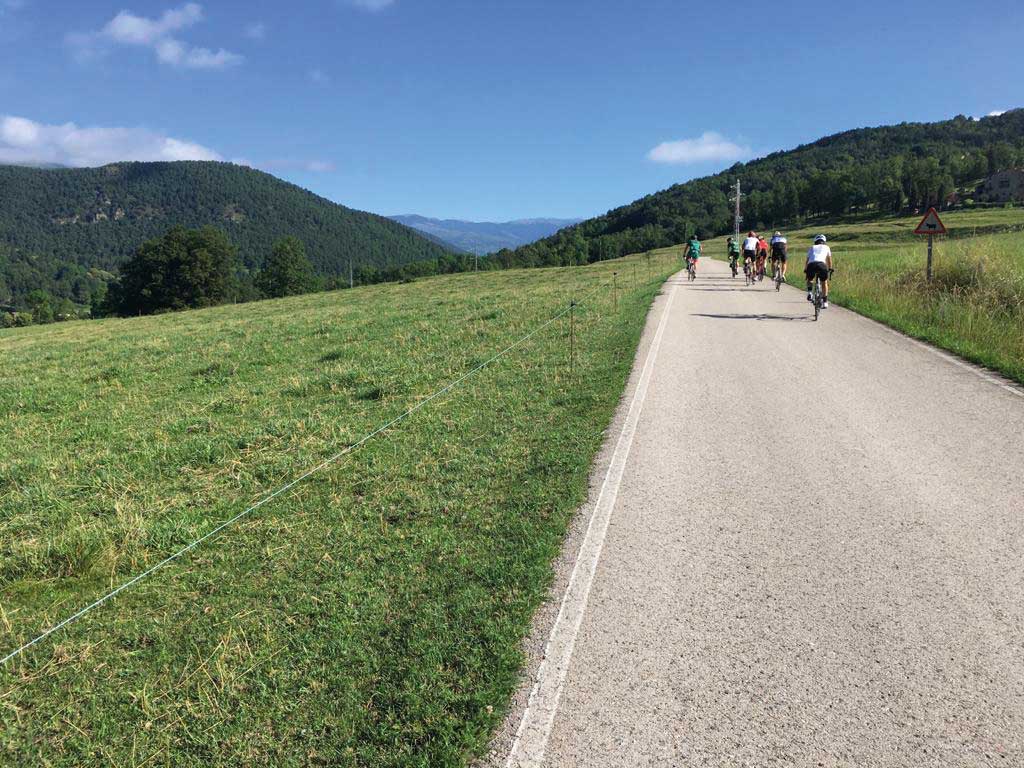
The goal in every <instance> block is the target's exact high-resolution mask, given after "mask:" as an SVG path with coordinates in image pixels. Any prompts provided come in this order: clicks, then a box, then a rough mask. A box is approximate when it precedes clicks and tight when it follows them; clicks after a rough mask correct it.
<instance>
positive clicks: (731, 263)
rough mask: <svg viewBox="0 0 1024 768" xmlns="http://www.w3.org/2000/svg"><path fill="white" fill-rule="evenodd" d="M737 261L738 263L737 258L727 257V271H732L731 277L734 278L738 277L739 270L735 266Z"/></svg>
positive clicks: (737, 266)
mask: <svg viewBox="0 0 1024 768" xmlns="http://www.w3.org/2000/svg"><path fill="white" fill-rule="evenodd" d="M738 261H739V257H738V256H730V257H729V269H731V270H732V276H733V277H736V275H738V274H739V273H740V268H739V265H738V264H737V262H738Z"/></svg>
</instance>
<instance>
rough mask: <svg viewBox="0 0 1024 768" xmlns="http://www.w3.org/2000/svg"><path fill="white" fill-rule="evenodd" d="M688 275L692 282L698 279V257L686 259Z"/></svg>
mask: <svg viewBox="0 0 1024 768" xmlns="http://www.w3.org/2000/svg"><path fill="white" fill-rule="evenodd" d="M686 276H687V278H688V279H689V280H690V282H693V281H694V280H696V279H697V260H696V259H687V260H686Z"/></svg>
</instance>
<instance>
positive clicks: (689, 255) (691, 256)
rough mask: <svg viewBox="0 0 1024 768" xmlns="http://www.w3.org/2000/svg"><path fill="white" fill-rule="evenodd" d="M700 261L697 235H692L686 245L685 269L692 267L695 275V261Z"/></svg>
mask: <svg viewBox="0 0 1024 768" xmlns="http://www.w3.org/2000/svg"><path fill="white" fill-rule="evenodd" d="M699 259H700V239H699V238H698V237H697V234H696V233H694V235H693V237H691V238H690V242H689V243H687V244H686V268H687V269H689V268H690V265H691V264H692V265H693V272H694V274H696V273H697V261H698V260H699Z"/></svg>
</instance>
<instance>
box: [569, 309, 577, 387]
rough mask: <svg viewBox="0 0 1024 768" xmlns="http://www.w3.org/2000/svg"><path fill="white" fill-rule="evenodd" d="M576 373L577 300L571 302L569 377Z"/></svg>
mask: <svg viewBox="0 0 1024 768" xmlns="http://www.w3.org/2000/svg"><path fill="white" fill-rule="evenodd" d="M575 373H576V299H573V300H572V301H570V302H569V375H570V376H571V375H573V374H575Z"/></svg>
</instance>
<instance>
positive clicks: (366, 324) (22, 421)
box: [0, 252, 678, 766]
mask: <svg viewBox="0 0 1024 768" xmlns="http://www.w3.org/2000/svg"><path fill="white" fill-rule="evenodd" d="M673 255H674V254H672V253H669V252H658V253H656V254H655V255H654V257H653V259H650V260H648V259H645V258H644V257H634V258H632V259H626V260H620V261H618V262H606V263H603V264H599V265H595V266H592V267H586V268H575V269H543V270H541V269H537V270H523V271H509V272H497V273H493V272H492V273H480V274H467V275H457V276H451V277H444V278H434V279H428V280H422V281H419V282H416V283H412V284H393V285H382V286H376V287H370V288H365V289H356V290H354V291H345V292H339V293H329V294H317V295H310V296H304V297H296V298H291V299H284V300H278V301H267V302H261V303H254V304H246V305H240V306H228V307H220V308H215V309H210V310H203V311H195V312H188V313H182V314H176V315H163V316H158V317H149V318H138V319H129V320H106V321H95V322H79V323H65V324H60V325H53V326H45V327H33V328H22V329H11V330H7V331H0V360H2V361H3V365H2V367H0V656H2V655H5V654H6V653H7V652H9V651H11V650H13V649H14V648H16V647H17V646H18V645H19V644H20V643H22V642H24V641H25V640H27V639H29V638H30V637H32V636H33V635H35V634H36V633H37V632H39V631H40V630H42V629H44V628H46V627H47V626H49V625H51V624H52V623H54V622H55V621H58V620H60V619H61V618H63V617H65V616H67V615H69V614H71V613H73V612H74V611H75V610H76V609H78V608H80V607H82V606H83V605H85V604H86V603H88V602H90V601H91V600H93V599H94V598H96V597H98V596H100V595H102V594H103V593H104V592H106V591H107V590H108V589H110V588H111V587H113V586H116V585H118V584H119V583H121V582H123V581H124V580H125V579H126V578H128V577H130V576H132V575H134V574H137V573H139V572H140V571H142V570H144V569H146V568H147V567H148V566H149V565H151V564H153V563H155V562H157V561H158V560H159V559H161V558H162V557H163V556H165V555H166V554H168V553H170V552H173V551H174V550H175V549H177V548H178V547H180V546H181V545H182V544H184V543H187V542H189V541H191V540H193V539H194V538H196V537H198V536H200V535H202V534H203V533H205V532H206V531H208V530H210V529H211V528H212V527H213V526H214V525H215V524H216V523H217V522H218V521H221V520H224V519H226V518H230V517H231V516H232V515H234V514H236V513H237V512H239V511H241V510H242V509H244V508H245V507H247V506H248V505H249V504H251V503H253V502H254V501H256V500H258V499H259V498H260V497H261V496H262V495H263V494H265V493H266V492H268V491H270V490H273V489H275V488H277V487H279V486H280V485H282V484H284V483H285V482H287V481H289V480H290V479H292V478H293V477H295V476H297V475H299V474H301V473H302V472H304V471H305V470H307V469H308V468H310V467H312V466H314V465H316V464H317V463H318V462H320V461H322V460H323V459H324V458H325V457H327V456H330V455H331V454H333V453H335V452H337V451H338V450H340V449H342V448H344V447H345V446H346V445H351V444H352V443H354V442H355V441H357V440H359V439H360V438H361V437H362V436H363V435H365V434H367V433H369V432H371V431H372V430H374V429H375V428H377V427H378V426H380V425H381V424H383V423H386V422H387V421H388V420H390V419H392V418H393V417H395V416H397V415H398V414H400V413H402V412H403V411H405V410H406V409H407V408H409V407H410V406H411V405H414V404H416V403H417V402H419V401H421V400H422V399H423V398H424V397H426V396H427V395H429V394H430V393H432V392H434V391H436V390H437V389H439V388H440V387H442V386H444V385H445V384H447V383H448V382H449V381H451V380H453V379H455V378H457V377H459V376H460V375H462V374H464V373H465V372H467V371H469V370H471V369H472V368H473V367H474V366H476V365H478V364H480V363H481V362H483V361H485V360H486V359H487V358H489V357H490V356H491V355H492V354H494V353H495V352H497V351H498V350H500V349H502V348H503V347H505V346H507V345H509V344H510V343H512V342H513V341H515V340H516V339H518V338H520V337H521V336H523V335H524V334H526V333H528V332H530V331H532V330H534V329H536V328H538V327H539V326H541V325H542V324H543V323H544V322H545V321H547V320H548V319H549V318H551V317H552V316H553V315H555V314H556V313H557V312H559V311H560V310H562V309H563V308H564V307H565V306H566V305H567V303H568V302H569V300H570V299H571V298H572V297H574V296H575V297H576V298H578V299H582V301H583V303H582V305H581V306H580V307H579V308H578V310H577V312H576V329H577V355H578V358H577V360H576V366H575V370H574V371H570V369H569V357H568V331H569V319H568V317H567V316H566V317H563V318H561V319H559V320H558V321H557V322H554V323H552V324H551V325H549V326H548V327H546V328H545V329H544V330H542V331H541V332H539V333H538V334H537V335H536V336H535V337H533V338H532V339H530V340H529V341H527V342H525V343H524V344H523V345H522V346H520V347H518V348H517V349H515V350H513V351H512V352H510V353H509V354H508V355H506V356H504V357H502V358H501V359H499V360H497V361H495V362H494V363H493V364H491V365H489V366H488V367H486V368H484V369H483V370H481V371H480V372H479V373H478V374H476V375H474V376H473V377H472V378H470V379H469V380H467V381H466V382H464V383H463V384H461V385H460V386H458V387H456V388H455V389H453V390H452V391H451V392H449V393H447V394H445V395H444V396H442V397H439V398H438V399H436V400H434V401H432V402H430V403H429V404H428V405H426V406H425V407H423V408H422V409H421V410H419V411H417V412H416V413H415V414H414V415H412V416H411V417H410V418H409V419H408V420H406V421H403V422H401V423H400V424H398V425H396V426H395V427H393V428H392V429H389V430H388V431H387V432H386V433H384V434H381V435H379V436H378V437H376V438H374V439H372V440H370V441H369V442H368V443H366V444H365V445H364V446H362V447H361V448H359V449H358V450H357V451H356V452H354V453H352V454H351V455H349V456H348V457H346V458H345V459H343V460H342V461H340V462H339V463H337V464H336V465H333V466H331V467H329V468H328V469H325V470H324V471H322V472H321V473H319V474H317V475H315V476H313V477H311V478H310V479H309V480H307V481H306V482H304V483H302V484H300V485H298V486H296V487H294V488H293V489H292V490H291V491H289V492H288V493H287V494H286V495H284V496H282V497H280V498H278V499H276V500H275V501H273V502H271V503H268V504H267V505H265V506H263V507H261V508H260V509H259V510H257V511H256V512H254V513H253V514H252V515H251V516H249V517H247V518H245V519H243V520H241V521H239V523H238V524H237V525H235V526H233V527H231V528H229V529H228V530H226V531H224V532H223V533H222V534H221V535H220V536H218V537H217V538H216V539H213V540H211V541H210V542H208V543H207V544H204V545H203V546H201V547H199V548H198V549H196V550H194V551H193V552H191V553H190V554H188V555H187V556H186V557H184V558H183V559H181V560H180V561H177V562H175V563H173V564H171V565H170V566H168V567H167V568H166V569H164V570H161V571H159V572H157V573H155V574H154V575H153V576H152V577H150V578H148V579H147V580H145V581H143V582H141V583H139V584H137V585H136V586H135V587H133V588H132V589H131V590H128V591H126V592H125V593H123V594H122V595H120V596H119V597H118V598H116V600H114V601H112V602H110V603H108V604H106V605H104V606H102V607H100V608H99V609H97V610H96V611H94V612H92V613H91V614H89V615H88V616H86V617H85V618H83V619H82V620H80V621H78V622H77V623H75V624H73V625H71V626H69V627H68V628H66V629H65V630H62V631H60V632H58V633H56V634H55V635H53V636H52V637H51V638H49V639H48V640H46V641H45V642H43V643H41V644H39V645H38V646H36V647H34V648H32V649H30V650H28V651H27V652H25V653H24V654H23V655H21V656H19V657H18V658H17V659H15V660H13V661H11V662H8V663H7V664H6V665H4V666H3V668H2V669H0V765H4V766H8V765H10V766H37V765H47V766H91V765H103V766H115V765H116V766H164V765H176V766H185V765H187V766H219V765H224V766H229V765H230V766H234V765H257V766H258V765H266V766H299V765H372V766H394V765H422V766H439V765H460V764H463V763H464V762H465V761H466V760H468V759H469V758H471V757H472V756H473V755H475V754H477V753H479V752H480V751H481V750H482V749H483V748H484V747H485V745H486V743H487V739H488V736H489V734H490V733H491V731H492V729H493V728H494V727H495V726H496V725H497V724H498V723H499V721H500V719H501V717H502V715H503V711H504V708H505V706H506V703H507V701H508V698H509V694H510V693H511V691H512V690H513V688H514V687H515V685H516V683H517V674H518V670H519V667H520V663H521V656H520V642H521V639H522V637H523V636H524V634H525V632H526V631H527V628H528V625H529V621H530V617H531V615H532V613H533V611H534V609H535V608H536V606H537V605H538V604H539V602H540V601H541V600H542V598H543V595H544V592H545V589H546V586H547V584H548V582H549V577H550V562H551V559H552V557H553V556H554V555H555V554H556V553H557V552H558V550H559V546H560V543H561V540H562V536H563V533H564V531H565V528H566V525H567V522H568V520H569V519H570V517H571V515H572V513H573V511H574V510H575V509H576V508H577V506H578V505H579V504H580V503H581V502H582V501H583V499H584V497H585V493H586V487H587V477H588V472H589V469H590V463H591V460H592V458H593V456H594V454H595V452H596V451H597V449H598V448H599V446H600V444H601V441H602V432H603V430H604V429H605V428H606V426H607V424H608V422H609V420H610V418H611V415H612V413H613V411H614V409H615V406H616V404H617V402H618V399H619V397H620V395H621V393H622V389H623V385H624V382H625V380H626V377H627V375H628V372H629V369H630V367H631V364H632V361H633V357H634V352H635V348H636V345H637V342H638V340H639V336H640V332H641V330H642V326H643V323H644V319H645V317H646V314H647V310H648V308H649V306H650V303H651V301H652V298H653V297H654V296H655V295H656V293H657V291H658V290H659V289H660V285H661V282H662V280H663V279H664V278H665V277H666V276H667V275H668V274H669V273H670V272H672V271H675V270H676V269H678V261H677V260H675V259H673V258H672V256H673ZM613 271H618V273H619V275H618V277H617V284H618V300H617V302H615V300H614V299H615V297H614V296H613V293H612V289H611V287H609V285H608V283H610V281H611V280H612V273H613ZM616 305H617V306H616Z"/></svg>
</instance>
